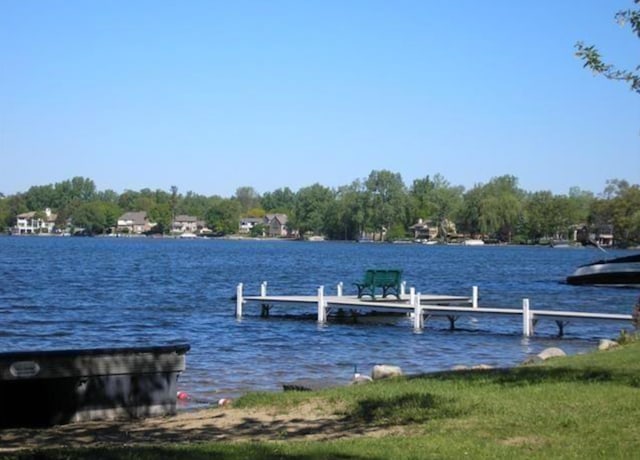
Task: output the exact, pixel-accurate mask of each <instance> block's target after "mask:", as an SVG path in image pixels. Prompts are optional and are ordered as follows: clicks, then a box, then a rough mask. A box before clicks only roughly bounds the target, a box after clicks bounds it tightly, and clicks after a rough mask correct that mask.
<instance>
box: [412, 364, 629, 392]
mask: <svg viewBox="0 0 640 460" xmlns="http://www.w3.org/2000/svg"><path fill="white" fill-rule="evenodd" d="M414 379H424V380H439V381H448V380H451V381H453V380H455V381H457V382H460V381H468V382H469V383H473V382H480V381H481V382H490V383H496V384H501V385H512V386H521V385H533V384H543V383H561V382H572V383H596V382H599V383H605V382H611V383H616V384H619V385H626V386H630V387H633V388H639V387H640V375H639V374H638V372H635V371H634V370H630V371H629V372H625V371H620V370H616V371H615V372H612V371H611V370H610V369H606V368H598V367H591V368H580V369H574V368H570V367H539V366H522V367H516V368H504V369H474V370H456V371H445V372H436V373H431V374H423V375H416V376H411V377H408V380H414Z"/></svg>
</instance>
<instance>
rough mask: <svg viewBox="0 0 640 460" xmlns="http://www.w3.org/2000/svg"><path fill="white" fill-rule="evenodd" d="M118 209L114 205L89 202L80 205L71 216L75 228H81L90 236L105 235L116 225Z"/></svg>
mask: <svg viewBox="0 0 640 460" xmlns="http://www.w3.org/2000/svg"><path fill="white" fill-rule="evenodd" d="M119 214H120V208H118V206H117V205H116V204H114V203H105V202H103V201H91V202H88V203H81V204H80V205H78V207H77V208H76V209H75V210H74V212H73V214H72V215H71V221H72V222H73V226H74V227H75V228H77V229H78V228H81V229H83V230H84V231H85V232H86V233H88V234H91V235H100V234H103V233H107V232H108V231H109V230H110V229H111V228H113V227H115V225H116V223H117V216H118V215H119Z"/></svg>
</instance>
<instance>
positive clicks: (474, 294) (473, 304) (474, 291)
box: [471, 286, 478, 308]
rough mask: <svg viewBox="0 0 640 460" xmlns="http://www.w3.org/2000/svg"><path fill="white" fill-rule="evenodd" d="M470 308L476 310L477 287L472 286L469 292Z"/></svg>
mask: <svg viewBox="0 0 640 460" xmlns="http://www.w3.org/2000/svg"><path fill="white" fill-rule="evenodd" d="M471 308H478V286H473V288H472V290H471Z"/></svg>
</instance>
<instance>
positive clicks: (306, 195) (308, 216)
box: [289, 184, 334, 236]
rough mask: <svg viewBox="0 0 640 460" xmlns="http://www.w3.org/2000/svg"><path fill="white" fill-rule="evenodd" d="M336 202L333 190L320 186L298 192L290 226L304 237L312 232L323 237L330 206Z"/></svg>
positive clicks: (290, 218) (315, 185)
mask: <svg viewBox="0 0 640 460" xmlns="http://www.w3.org/2000/svg"><path fill="white" fill-rule="evenodd" d="M333 202H334V193H333V192H332V191H331V189H329V188H327V187H324V186H322V185H320V184H313V185H312V186H310V187H304V188H301V189H300V190H298V193H297V194H296V201H295V205H294V208H293V213H292V215H291V216H290V217H289V225H290V227H291V228H295V229H297V230H298V232H299V233H300V236H303V235H304V234H305V233H308V232H312V233H314V234H316V235H322V234H323V233H324V231H325V229H326V218H327V211H328V209H329V206H331V205H332V204H333Z"/></svg>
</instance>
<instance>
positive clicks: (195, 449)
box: [0, 443, 385, 460]
mask: <svg viewBox="0 0 640 460" xmlns="http://www.w3.org/2000/svg"><path fill="white" fill-rule="evenodd" d="M0 458H7V459H15V460H73V459H100V460H129V459H130V460H145V459H163V460H211V459H224V460H246V459H252V460H253V459H256V460H276V459H277V460H320V459H326V458H332V459H336V460H363V459H364V458H368V459H371V458H373V460H376V458H378V459H380V460H382V459H383V458H385V457H384V456H381V457H371V456H370V455H368V456H366V457H363V456H357V455H350V454H344V453H340V452H335V451H331V452H328V451H324V452H318V453H308V454H297V453H290V454H288V453H283V452H282V449H281V448H280V447H279V446H277V445H273V444H265V443H262V444H257V443H252V444H242V445H215V444H208V445H206V446H205V445H193V446H189V447H178V446H167V447H149V446H136V447H117V448H110V449H105V448H90V449H76V450H71V451H69V450H62V449H54V450H47V451H40V452H22V453H20V454H15V455H13V456H9V457H2V456H0Z"/></svg>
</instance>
